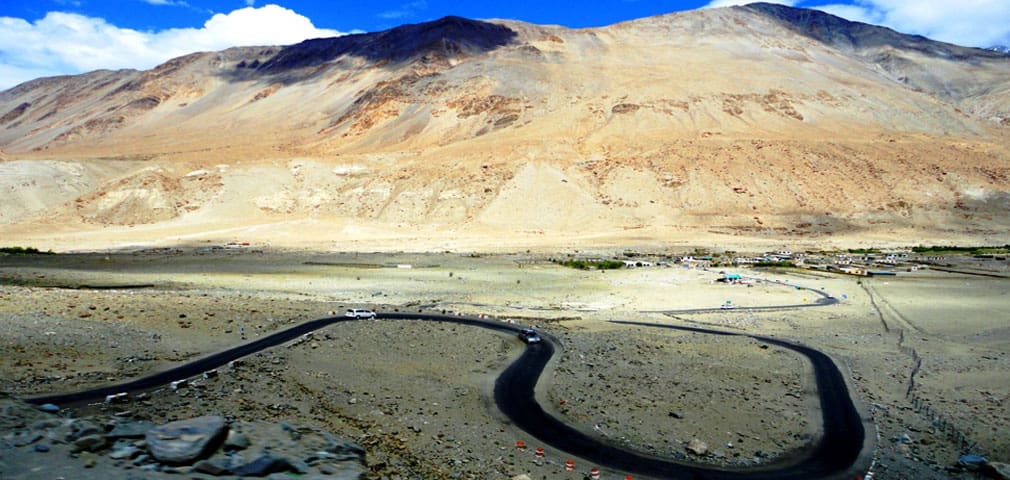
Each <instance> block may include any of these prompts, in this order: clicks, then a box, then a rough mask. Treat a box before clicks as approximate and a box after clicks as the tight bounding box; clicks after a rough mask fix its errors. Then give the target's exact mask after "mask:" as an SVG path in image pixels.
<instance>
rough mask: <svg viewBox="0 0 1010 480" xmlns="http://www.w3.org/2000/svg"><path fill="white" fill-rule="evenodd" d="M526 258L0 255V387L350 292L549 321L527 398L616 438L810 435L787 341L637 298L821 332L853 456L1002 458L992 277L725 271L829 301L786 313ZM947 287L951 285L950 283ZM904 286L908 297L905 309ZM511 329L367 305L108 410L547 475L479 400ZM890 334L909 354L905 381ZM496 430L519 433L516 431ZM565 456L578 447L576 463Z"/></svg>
mask: <svg viewBox="0 0 1010 480" xmlns="http://www.w3.org/2000/svg"><path fill="white" fill-rule="evenodd" d="M547 258H548V257H546V256H538V255H530V254H510V255H491V256H475V255H458V254H364V253H358V254H355V253H348V254H314V253H311V252H264V253H253V252H250V251H248V250H245V251H238V252H228V251H223V252H222V251H217V252H215V253H203V254H200V253H198V252H197V251H193V250H190V251H183V252H182V253H148V254H140V253H138V254H118V253H115V254H108V255H105V254H91V255H73V256H62V255H61V256H37V257H4V259H3V263H2V267H0V277H2V278H3V280H4V282H3V283H4V286H2V287H0V316H2V320H3V322H2V324H3V329H4V335H3V336H2V339H0V353H2V355H0V362H3V363H2V365H0V372H2V375H0V390H2V391H5V392H8V393H10V394H14V395H20V396H27V395H31V394H37V393H43V392H56V391H68V390H74V389H78V388H83V387H86V386H94V385H101V384H105V383H108V382H110V381H115V380H117V379H122V378H128V377H132V376H137V375H140V374H143V373H146V372H152V371H155V370H158V369H160V368H165V367H166V366H168V365H171V364H174V363H177V362H181V361H184V360H187V359H191V358H194V357H197V356H200V355H205V354H208V353H211V352H214V351H217V350H220V349H222V348H224V347H225V346H229V345H233V344H236V343H239V342H242V341H243V339H242V335H243V333H244V334H245V336H246V340H249V339H254V338H256V337H258V336H260V335H262V334H264V333H266V332H269V331H274V330H276V329H278V328H281V327H283V326H286V325H290V324H293V323H295V322H300V321H303V320H307V319H314V318H319V317H322V316H326V315H328V312H329V311H331V310H336V311H340V310H341V309H343V308H345V307H350V306H364V307H370V308H375V307H378V308H382V309H401V310H407V309H410V310H414V309H427V310H432V311H441V310H443V309H444V310H450V311H457V310H459V311H464V312H467V313H471V314H488V315H492V316H494V317H496V318H500V319H510V318H511V319H512V320H514V321H516V322H518V323H523V324H525V323H529V324H536V325H538V327H539V328H541V329H542V330H543V331H545V332H549V333H551V334H553V335H555V336H557V337H558V338H559V340H560V341H561V343H562V345H563V352H562V354H561V355H560V356H559V357H558V359H557V360H556V362H555V364H554V367H553V369H552V370H551V372H552V373H550V374H549V375H548V376H547V377H545V379H544V381H545V382H546V388H545V389H544V391H543V392H541V394H540V395H541V396H542V397H543V398H542V399H541V402H542V403H543V404H545V405H547V406H548V408H550V409H552V410H553V412H554V414H555V415H557V416H559V417H560V418H565V419H567V420H568V421H569V422H571V423H572V424H574V425H576V426H577V427H578V428H579V429H580V430H582V431H584V432H588V433H591V434H594V435H597V436H599V437H601V438H605V439H607V440H609V441H611V442H614V443H617V444H619V445H623V446H626V447H628V448H632V449H636V450H640V451H643V452H647V453H653V454H657V455H663V456H672V457H675V458H684V459H689V460H692V461H697V462H701V463H708V464H716V465H753V464H761V463H767V462H771V461H774V459H775V458H777V457H779V456H781V455H784V454H787V453H788V452H790V451H792V450H794V449H797V448H800V447H802V446H803V445H805V444H807V443H809V442H810V441H812V439H815V438H816V437H817V435H818V431H817V423H818V422H817V421H816V415H817V414H818V413H817V406H816V399H815V397H814V396H813V390H812V389H813V386H812V381H811V377H810V372H809V367H808V366H807V365H806V364H805V362H804V361H803V360H802V358H800V357H797V356H796V355H795V354H793V353H790V352H788V351H785V350H781V349H778V348H776V347H769V348H762V346H761V345H760V344H758V343H757V342H754V341H752V340H747V339H739V338H722V337H712V336H706V335H701V334H691V333H685V332H673V331H666V330H660V329H646V328H643V327H631V326H626V325H617V324H613V323H610V322H609V321H610V320H638V321H647V322H659V323H674V324H682V325H703V326H710V327H715V328H721V329H728V330H731V331H745V332H751V333H760V334H763V335H771V336H778V337H782V338H788V339H791V340H795V341H799V342H802V343H805V344H808V345H810V346H813V347H815V348H818V349H821V350H823V351H825V352H826V353H828V354H829V355H831V356H832V357H833V358H835V360H836V361H837V362H838V363H839V364H840V366H841V367H842V368H843V369H844V370H845V371H846V375H847V376H848V377H849V378H850V382H851V388H852V389H853V396H854V398H855V399H856V400H857V403H859V404H860V405H861V406H862V409H863V410H864V412H865V414H866V415H867V416H868V417H870V418H872V420H873V424H872V425H874V426H873V427H871V431H870V432H869V434H870V435H871V436H872V437H874V438H876V434H877V432H879V435H880V437H879V440H874V443H875V444H876V447H875V450H874V457H875V458H876V459H877V464H876V465H875V467H874V468H875V472H876V474H877V476H876V478H884V479H903V478H951V477H954V478H971V477H970V474H967V473H963V474H959V473H957V472H956V471H948V467H950V466H951V465H953V464H954V463H955V462H956V460H957V458H958V455H959V454H961V453H964V452H966V451H972V452H976V453H982V454H983V455H986V456H987V457H988V458H989V459H991V460H994V461H1006V460H1007V459H1008V457H1010V445H1008V444H1007V443H1006V439H1007V435H1006V432H1007V431H1010V418H1008V417H1007V415H1006V412H1005V409H1002V408H1001V405H1002V404H1003V403H1004V402H1005V399H1006V398H1007V396H1008V395H1010V390H1007V388H1006V385H1007V383H1006V381H1005V380H1006V378H1008V375H1010V352H1008V348H1007V346H1008V343H1007V342H1008V340H1007V338H1010V337H1008V335H1010V332H1008V331H1007V329H1006V328H1007V327H1006V325H1005V322H1003V321H1002V319H1003V318H1005V316H1006V314H1007V312H1006V302H1005V295H1006V294H1007V291H1008V289H1010V286H1008V284H1007V281H1006V280H1001V279H995V278H986V277H977V276H963V275H958V274H950V273H944V272H935V271H932V272H930V271H920V272H915V273H909V274H907V275H900V276H898V277H892V278H890V279H888V280H880V279H869V280H867V279H864V280H863V281H862V282H861V283H862V284H859V283H857V279H856V278H855V277H847V276H833V275H828V274H822V273H809V272H795V273H790V272H787V271H757V270H754V271H751V270H743V271H742V272H743V273H745V274H755V275H760V276H763V277H767V278H769V279H772V280H788V281H791V282H795V283H798V284H803V285H806V286H811V287H816V288H821V289H824V290H825V291H828V292H829V293H831V294H833V295H836V296H838V297H839V298H843V297H842V295H844V299H843V301H842V303H841V304H839V305H834V306H829V307H824V308H813V309H805V310H797V311H773V312H763V313H758V312H747V311H742V310H741V311H726V312H723V311H720V312H719V313H705V314H693V315H689V314H680V315H676V316H668V315H664V314H662V313H648V312H650V311H652V312H655V311H659V310H665V309H670V308H672V307H676V308H711V307H713V306H717V305H720V304H722V303H723V302H725V301H727V300H731V301H732V302H733V303H734V304H737V305H740V306H746V305H753V306H758V305H775V304H793V303H801V302H804V301H809V300H810V299H808V298H806V297H807V296H808V295H809V293H807V292H805V291H800V290H795V289H792V288H788V287H783V286H781V285H776V284H774V283H768V284H760V283H759V284H756V285H754V286H751V287H748V286H745V285H723V284H718V283H713V282H712V281H713V280H714V279H715V278H717V277H718V274H717V273H716V272H714V271H713V272H706V271H703V270H694V269H687V268H682V267H680V266H677V267H653V268H639V269H626V270H617V271H607V272H605V273H601V272H584V271H579V270H574V269H569V268H566V267H561V266H558V265H554V264H551V263H549V262H547V261H546V260H547ZM408 265H409V266H410V267H411V268H405V267H406V266H408ZM398 266H399V267H400V268H397V267H398ZM82 286H86V287H89V288H90V289H81V288H80V287H82ZM959 286H961V287H959ZM96 288H97V289H96ZM958 288H961V290H958ZM969 292H970V295H971V296H972V297H971V298H972V301H971V302H968V303H965V302H961V301H959V300H958V299H962V295H965V294H969ZM925 298H929V299H930V300H931V301H930V303H929V305H930V307H929V308H920V307H918V306H920V305H925V302H924V301H923V299H925ZM945 299H950V300H949V301H947V300H945ZM955 312H956V318H957V319H958V320H957V323H956V324H954V323H951V322H950V320H949V318H951V315H954V314H955ZM885 326H886V327H885ZM900 332H904V333H900ZM899 342H900V344H899ZM522 348H523V347H522V343H521V342H519V341H518V340H517V339H515V338H513V337H511V336H509V335H504V334H496V333H491V332H487V331H483V330H475V329H468V328H465V327H462V326H457V325H447V324H433V323H427V322H417V321H388V320H366V321H361V322H357V323H351V324H341V325H335V326H332V327H329V328H327V329H325V330H323V331H320V332H317V333H316V334H315V335H314V336H313V337H312V338H311V339H308V340H303V341H298V342H295V343H292V344H290V345H286V346H281V347H277V348H274V349H272V350H269V351H266V352H262V353H260V354H256V355H254V356H253V357H250V358H248V359H247V360H244V361H242V362H239V363H238V364H237V365H235V366H232V367H229V368H224V369H222V370H221V372H220V375H219V376H218V377H216V378H213V379H208V380H206V381H202V382H198V383H202V385H201V386H199V387H198V388H190V389H180V390H178V391H170V390H164V391H161V392H159V393H156V394H153V395H151V396H150V397H149V398H148V399H146V400H143V401H139V402H132V403H129V404H122V405H114V406H112V407H111V408H110V409H109V410H108V411H107V413H114V412H116V411H126V412H130V413H129V415H134V416H139V417H142V418H146V419H150V420H153V421H155V422H162V421H168V420H173V419H177V418H188V417H192V416H198V415H203V414H220V415H227V416H233V417H235V418H236V419H239V420H256V419H263V418H270V419H274V420H277V421H285V422H289V423H291V424H299V425H310V426H313V427H317V428H322V429H325V430H329V431H334V432H339V433H340V434H342V435H344V436H346V437H348V438H350V439H353V440H355V441H357V442H358V443H359V444H361V445H363V446H365V447H366V448H367V449H368V456H367V461H368V466H369V471H370V472H371V473H369V474H368V475H370V477H369V478H384V477H389V478H393V477H394V476H396V475H399V476H401V477H411V476H421V477H424V478H473V479H484V478H502V479H508V478H512V477H513V476H516V475H519V474H523V473H526V474H529V475H530V476H531V477H532V478H540V477H541V476H547V477H548V478H550V477H551V476H553V475H557V474H558V473H559V472H561V470H562V467H561V462H563V461H564V459H565V458H563V457H565V456H564V454H563V453H562V452H555V451H552V450H551V449H550V448H548V449H547V453H546V458H545V460H544V461H542V462H539V463H537V462H535V457H533V455H532V450H533V449H534V448H536V447H537V446H538V445H537V444H536V440H535V439H532V438H525V437H524V436H523V433H522V432H521V431H518V430H517V429H515V428H514V427H512V426H510V424H509V423H508V421H507V420H506V419H504V418H502V416H501V414H500V413H498V412H497V410H496V409H495V407H494V405H493V403H492V402H491V400H490V388H491V383H492V381H493V378H494V377H495V376H496V375H497V372H499V371H500V370H501V369H502V368H503V367H504V366H505V365H506V364H507V363H508V362H509V361H510V360H511V359H512V358H514V357H515V356H516V355H518V353H519V352H520V351H521V349H522ZM909 349H914V351H915V352H916V353H915V355H918V356H920V357H921V358H922V364H921V368H920V370H919V371H918V372H917V374H916V375H915V386H914V387H913V389H912V393H911V394H910V395H906V393H907V392H908V385H909V379H910V376H911V372H912V369H913V368H914V362H913V357H912V356H911V354H910V351H911V350H909ZM377 352H381V354H379V353H377ZM926 403H928V404H929V405H930V408H931V410H930V411H931V412H932V413H927V412H926V411H925V410H924V409H923V408H922V407H921V405H924V404H926ZM937 414H939V415H941V416H942V417H943V418H944V419H945V421H946V422H948V423H949V425H955V426H956V429H957V430H956V431H957V432H960V433H961V434H962V435H964V436H965V437H966V438H967V439H968V443H969V444H970V445H966V444H964V443H962V442H960V441H958V440H956V439H955V434H954V433H952V432H953V431H954V430H953V428H954V427H946V428H944V429H943V430H942V431H941V430H940V429H939V428H938V427H937V426H934V425H933V424H932V422H933V416H935V415H937ZM903 436H907V438H906V437H903ZM517 440H523V441H524V442H526V444H527V445H528V448H527V449H526V450H518V449H516V447H515V444H516V441H517ZM692 440H699V441H701V442H704V443H705V444H706V449H705V452H704V453H702V454H697V453H693V452H692V451H691V450H689V449H688V448H687V447H688V445H689V444H690V443H691V441H692ZM896 440H897V441H896ZM588 467H589V465H584V464H582V462H579V468H580V470H579V471H583V470H585V469H588ZM605 473H606V472H605ZM613 473H614V474H617V473H619V472H613ZM29 478H30V477H29Z"/></svg>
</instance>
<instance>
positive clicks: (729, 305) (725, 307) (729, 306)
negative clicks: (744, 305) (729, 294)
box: [719, 303, 736, 310]
mask: <svg viewBox="0 0 1010 480" xmlns="http://www.w3.org/2000/svg"><path fill="white" fill-rule="evenodd" d="M719 308H721V309H723V310H733V309H734V308H736V305H733V304H732V303H724V304H722V305H720V306H719Z"/></svg>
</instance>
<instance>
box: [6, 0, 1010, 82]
mask: <svg viewBox="0 0 1010 480" xmlns="http://www.w3.org/2000/svg"><path fill="white" fill-rule="evenodd" d="M770 1H775V2H776V3H783V4H787V5H793V6H799V7H809V8H818V9H821V10H824V11H827V12H830V13H833V14H836V15H839V16H842V17H845V18H848V19H850V20H856V21H862V22H867V23H874V24H880V25H885V26H888V27H891V28H894V29H895V30H899V31H902V32H906V33H916V34H921V35H925V36H928V37H930V38H934V39H939V40H943V41H948V42H952V43H958V44H962V45H969V46H982V47H986V46H992V45H1007V44H1010V6H1008V0H770ZM742 3H748V1H746V0H600V1H589V2H571V1H557V0H508V1H497V2H480V1H450V0H372V1H365V2H362V1H323V0H274V1H264V0H0V89H5V88H8V87H11V86H13V85H16V84H18V83H20V82H23V81H26V80H29V79H32V78H36V77H39V76H49V75H59V74H73V73H81V72H85V71H89V70H95V69H99V68H137V69H146V68H151V67H153V66H155V65H157V64H159V63H162V62H164V61H166V60H168V59H170V58H173V57H176V56H179V55H183V54H186V53H190V52H192V51H209V50H220V49H224V48H227V47H229V46H239V45H283V44H290V43H296V42H298V41H301V40H303V39H305V38H313V37H322V36H334V35H341V34H346V33H351V32H362V31H377V30H383V29H387V28H391V27H394V26H396V25H400V24H403V23H417V22H423V21H428V20H433V19H436V18H440V17H443V16H445V15H459V16H464V17H468V18H477V19H483V18H509V19H516V20H523V21H527V22H532V23H540V24H560V25H565V26H569V27H591V26H601V25H609V24H612V23H615V22H620V21H623V20H631V19H635V18H641V17H646V16H650V15H657V14H663V13H670V12H675V11H681V10H692V9H696V8H706V7H722V6H728V5H733V4H742Z"/></svg>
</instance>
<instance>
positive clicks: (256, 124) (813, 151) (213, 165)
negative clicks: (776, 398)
mask: <svg viewBox="0 0 1010 480" xmlns="http://www.w3.org/2000/svg"><path fill="white" fill-rule="evenodd" d="M829 27H830V28H829ZM811 28H813V29H814V32H813V33H811V32H799V31H797V30H798V29H799V30H803V29H808V30H809V29H811ZM818 29H821V30H818ZM829 30H830V32H828V31H829ZM839 30H844V31H839ZM818 31H820V32H821V33H820V34H818V33H817V32H818ZM825 32H828V33H830V35H828V36H827V37H825V35H826V34H825ZM818 35H820V36H821V37H825V38H824V39H818V38H817V37H818ZM836 37H837V38H843V39H845V41H844V42H842V43H843V44H842V45H841V47H839V46H838V45H835V44H833V43H832V42H834V43H838V42H837V41H834V40H831V39H832V38H836ZM918 38H919V37H914V36H907V35H903V34H899V33H897V32H893V31H891V30H888V29H884V28H883V27H874V26H869V25H865V24H856V23H855V22H848V21H845V20H842V19H839V18H837V17H832V16H830V15H828V14H824V13H821V12H813V13H811V12H808V11H804V10H802V9H795V8H790V7H780V6H769V5H766V4H756V5H750V6H746V7H733V8H724V9H707V10H701V11H691V12H682V13H676V14H669V15H664V16H659V17H649V18H645V19H640V20H635V21H630V22H623V23H620V24H616V25H613V26H609V27H602V28H593V29H567V28H564V27H558V26H540V25H532V24H526V23H522V22H515V21H489V22H482V21H474V20H466V19H461V18H459V17H446V18H443V19H440V20H436V21H434V22H428V23H424V24H416V25H407V26H403V27H398V28H395V29H391V30H388V31H385V32H377V33H370V34H362V35H357V36H345V37H338V38H335V39H316V40H308V41H305V42H302V43H299V44H295V45H291V46H287V47H269V46H264V47H240V48H233V49H228V50H224V51H221V52H204V53H196V54H191V55H187V56H184V57H180V58H177V59H173V60H171V61H169V62H166V63H165V64H162V65H160V66H158V67H156V68H155V69H152V70H149V71H145V72H137V71H130V70H124V71H115V72H113V71H99V72H91V73H88V74H83V75H79V76H68V77H59V78H57V79H40V80H35V81H32V82H28V83H26V84H22V85H19V86H17V87H14V88H13V89H10V90H7V91H5V92H0V151H3V152H4V155H5V156H6V161H5V162H4V163H2V164H0V169H2V170H5V171H0V178H3V179H5V180H4V182H5V183H2V184H0V188H6V189H7V190H8V191H10V192H13V193H14V195H13V196H12V197H10V200H8V202H9V204H8V206H9V207H10V208H8V210H9V211H8V212H6V213H5V214H3V215H0V231H3V232H4V234H5V235H14V237H11V238H16V237H17V236H26V237H25V238H42V239H51V235H47V234H46V233H45V232H46V229H52V228H53V224H52V222H50V221H43V220H42V218H43V216H44V215H54V217H53V218H56V219H57V220H54V221H56V222H58V223H59V225H60V230H61V231H65V230H66V229H69V231H71V232H79V235H82V236H84V237H87V238H92V237H94V238H105V237H103V235H109V236H110V238H111V235H113V234H123V235H125V236H126V237H131V238H132V237H134V236H137V235H139V234H137V233H135V232H137V231H138V230H137V229H136V228H135V227H138V226H141V225H143V226H145V228H144V229H143V230H144V231H146V232H148V233H147V235H148V237H144V236H143V235H140V236H139V237H138V238H140V237H143V238H140V240H143V241H154V240H152V238H157V239H159V240H158V241H163V242H170V241H172V240H167V239H172V238H175V239H179V238H203V237H208V236H214V235H221V233H220V232H221V231H222V229H221V228H219V226H218V225H217V224H218V223H221V224H228V225H231V227H228V229H225V230H227V231H229V232H231V231H236V232H239V231H240V232H245V233H243V234H244V235H251V233H250V232H251V231H255V230H256V229H257V228H261V229H263V230H264V231H269V232H272V233H273V234H278V235H279V236H281V237H287V235H286V234H283V233H279V232H278V231H276V229H277V228H282V227H281V225H284V224H287V222H292V221H294V222H309V223H311V224H317V223H318V224H320V225H329V226H330V227H329V229H328V230H329V231H330V232H332V231H338V232H350V233H348V234H349V235H351V237H352V238H356V237H355V235H357V234H358V233H360V232H364V231H367V232H370V235H373V234H374V233H375V232H382V234H383V235H388V236H390V238H402V237H410V236H411V235H415V234H418V235H419V233H417V232H426V233H424V235H425V236H426V238H429V237H430V238H429V239H431V241H434V240H433V239H434V238H437V237H439V236H441V235H444V234H445V232H465V234H464V235H463V236H464V237H468V236H472V237H474V238H478V237H479V238H484V239H501V238H506V237H508V236H510V235H511V236H514V237H515V238H522V239H524V240H522V241H523V242H542V241H547V240H544V238H546V237H551V235H553V237H551V238H553V240H551V241H554V242H557V241H560V240H559V238H567V237H573V238H574V237H578V238H583V239H584V240H582V241H587V242H589V241H594V240H591V239H594V238H599V236H600V235H603V236H604V237H608V236H609V237H612V238H626V237H627V238H631V237H633V238H646V239H652V241H660V240H661V239H664V238H679V237H682V236H684V235H697V234H699V233H703V234H712V235H719V236H720V238H727V237H728V238H734V239H742V238H750V239H755V238H756V239H762V238H763V239H778V238H787V239H791V241H795V240H798V239H802V238H820V239H824V238H826V237H827V236H836V237H839V238H850V239H851V238H857V237H853V236H854V235H855V236H859V235H864V234H865V235H869V236H875V237H879V236H884V237H887V236H889V235H891V236H894V237H896V238H904V237H907V236H908V235H909V233H908V232H912V233H911V235H913V236H916V235H931V236H933V237H931V238H937V239H943V238H946V237H951V236H954V237H958V238H979V239H996V240H997V241H1002V239H1005V235H1006V234H1005V232H1006V230H1007V228H1006V227H1008V226H1010V219H1008V218H1007V216H1006V215H1005V211H1006V209H1007V208H1008V207H1010V200H1008V199H1010V194H1008V193H1007V192H1010V185H1008V180H1007V178H1008V176H1010V161H1008V158H1010V154H1008V144H1010V142H1008V140H1007V139H1008V138H1010V134H1008V131H1007V128H1008V127H1010V120H1008V119H1010V80H1008V79H1010V75H1008V74H1010V64H1008V62H1007V61H1006V59H1005V58H1003V57H999V56H997V55H996V54H990V53H985V51H984V50H978V49H965V48H963V47H957V46H950V45H949V44H941V43H939V42H932V41H929V40H918ZM825 40H829V41H827V42H826V41H825ZM884 40H887V41H884ZM846 42H847V43H846ZM882 42H883V43H882ZM888 42H890V43H888ZM908 42H912V43H914V44H915V45H914V47H915V48H903V47H902V45H905V44H906V43H908ZM846 45H849V46H848V47H846ZM843 47H844V48H843ZM944 52H947V53H944ZM959 52H960V53H959ZM965 52H967V53H965ZM980 52H981V53H980ZM22 180H24V181H22ZM33 180H34V182H35V187H22V186H21V185H26V184H27V185H31V182H32V181H33ZM19 182H20V183H19ZM26 182H27V183H26ZM243 182H247V183H248V184H245V183H243ZM48 194H52V195H53V196H52V197H51V198H50V199H46V198H45V197H46V195H48ZM544 205H551V206H552V208H554V211H545V210H544ZM256 225H262V226H264V227H255V226H256ZM601 225H602V226H605V227H604V228H602V230H601V229H600V227H599V226H601ZM124 229H125V230H124ZM214 232H218V233H214ZM540 232H546V233H540ZM888 232H891V233H888ZM898 232H901V233H898ZM264 235H265V234H264ZM319 235H320V238H328V239H329V240H328V241H332V238H331V237H332V235H333V234H332V233H330V234H323V233H320V234H319ZM545 236H546V237H545ZM140 240H138V241H140ZM96 241H97V240H96ZM275 241H276V240H275ZM291 241H292V242H294V243H298V242H299V241H307V240H291ZM316 241H323V240H316ZM485 241H487V240H485ZM517 241H518V240H517ZM99 243H100V242H99ZM1004 243H1005V242H1004Z"/></svg>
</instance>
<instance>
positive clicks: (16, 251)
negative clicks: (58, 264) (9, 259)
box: [0, 247, 53, 255]
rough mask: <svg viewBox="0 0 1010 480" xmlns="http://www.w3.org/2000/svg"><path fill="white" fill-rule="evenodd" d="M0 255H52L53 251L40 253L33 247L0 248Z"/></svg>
mask: <svg viewBox="0 0 1010 480" xmlns="http://www.w3.org/2000/svg"><path fill="white" fill-rule="evenodd" d="M0 253H5V254H7V255H52V254H53V251H52V250H49V251H46V252H41V251H39V249H37V248H35V247H0Z"/></svg>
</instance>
